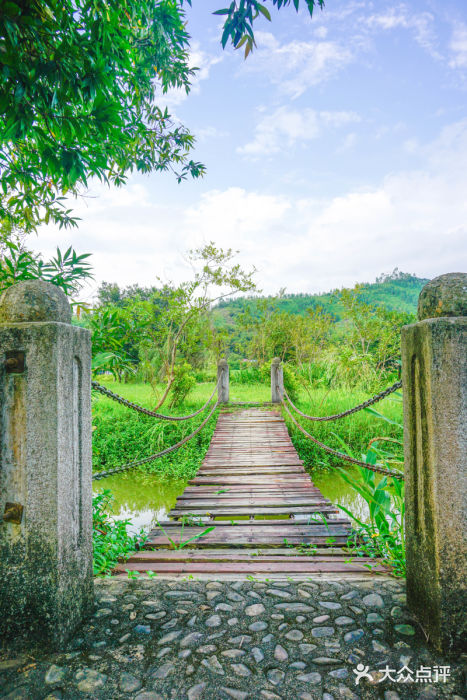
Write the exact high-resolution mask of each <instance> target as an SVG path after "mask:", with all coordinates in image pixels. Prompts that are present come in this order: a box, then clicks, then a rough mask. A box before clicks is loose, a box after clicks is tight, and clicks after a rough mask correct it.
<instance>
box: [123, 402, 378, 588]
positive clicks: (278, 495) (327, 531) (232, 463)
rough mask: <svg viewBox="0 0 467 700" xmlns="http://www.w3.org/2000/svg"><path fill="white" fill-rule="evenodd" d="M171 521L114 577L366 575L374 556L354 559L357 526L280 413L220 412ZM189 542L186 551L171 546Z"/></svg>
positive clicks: (257, 411) (170, 514)
mask: <svg viewBox="0 0 467 700" xmlns="http://www.w3.org/2000/svg"><path fill="white" fill-rule="evenodd" d="M169 518H170V520H169V521H167V522H164V523H162V525H163V528H164V531H162V530H161V529H159V528H156V529H155V530H153V531H152V532H151V533H150V534H149V537H148V539H147V542H146V545H145V549H144V551H140V552H138V553H136V554H134V555H133V556H132V557H130V559H129V560H128V561H127V562H125V563H122V564H120V565H119V567H118V569H117V572H124V571H125V570H133V571H139V572H146V571H155V572H158V573H159V574H162V575H165V574H169V575H171V574H196V575H200V574H210V575H212V574H216V575H222V574H224V575H226V574H228V575H235V574H244V575H255V574H258V575H261V574H268V575H273V576H274V575H278V576H287V575H289V574H290V575H297V574H300V575H304V576H310V575H316V574H337V575H344V576H346V577H347V576H355V575H359V576H361V575H362V574H369V571H368V568H367V567H366V566H365V564H368V561H369V560H366V559H363V558H358V560H353V561H350V560H349V555H348V553H347V552H344V551H343V547H344V546H345V544H346V542H347V538H348V536H349V533H350V531H351V523H350V521H349V520H348V519H347V518H346V517H342V515H341V514H340V513H339V510H338V509H337V508H336V507H335V506H333V505H332V503H330V501H329V500H328V499H326V498H324V496H323V494H322V493H321V492H320V491H319V489H318V488H316V486H314V484H313V483H312V481H311V479H310V477H309V475H308V474H307V473H306V471H305V469H304V468H303V462H302V461H301V460H300V459H299V457H298V454H297V452H296V450H295V448H294V447H293V445H292V442H291V440H290V436H289V434H288V431H287V427H286V425H285V422H284V420H283V418H282V416H281V415H280V414H279V413H278V412H277V411H274V410H268V409H266V408H244V409H239V408H238V409H237V410H234V411H233V412H232V411H231V409H230V410H229V409H226V410H225V411H224V412H222V413H221V414H220V416H219V419H218V422H217V425H216V429H215V432H214V435H213V438H212V441H211V444H210V446H209V450H208V452H207V454H206V457H205V459H204V461H203V464H202V466H201V469H200V471H199V472H198V474H197V475H196V477H195V478H194V479H192V480H191V481H190V482H189V484H188V486H187V488H186V489H185V491H184V492H183V494H182V495H181V496H179V498H178V499H177V502H176V505H175V507H174V508H173V510H171V511H170V513H169ZM207 527H213V529H212V530H211V531H210V532H208V533H206V534H205V535H202V536H201V537H198V538H196V535H199V534H200V533H202V532H203V530H205V529H206V528H207ZM190 538H195V539H193V540H192V541H191V542H189V543H188V544H187V545H186V546H185V547H183V548H181V549H175V548H174V547H173V545H172V544H171V540H172V541H173V542H175V543H176V544H177V545H178V544H179V543H180V542H186V541H187V540H189V539H190ZM370 561H371V560H370ZM372 563H373V564H374V560H372ZM376 569H377V570H380V571H384V569H383V568H382V567H379V566H377V567H376Z"/></svg>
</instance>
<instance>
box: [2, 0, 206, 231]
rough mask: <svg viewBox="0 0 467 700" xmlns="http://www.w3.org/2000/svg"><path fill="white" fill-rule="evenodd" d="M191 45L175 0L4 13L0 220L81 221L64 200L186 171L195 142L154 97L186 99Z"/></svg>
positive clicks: (42, 5)
mask: <svg viewBox="0 0 467 700" xmlns="http://www.w3.org/2000/svg"><path fill="white" fill-rule="evenodd" d="M188 42H189V36H188V34H187V32H186V29H185V24H184V15H183V11H182V9H181V8H180V6H179V5H178V3H177V2H174V1H173V0H121V1H120V2H118V3H108V2H107V1H106V0H64V1H62V2H58V1H57V0H35V2H29V1H28V0H16V1H15V2H14V1H12V2H4V3H2V13H1V14H0V56H1V73H0V75H1V83H0V107H1V110H0V111H1V114H2V117H0V128H1V151H0V159H1V160H0V168H1V174H0V218H2V219H5V218H9V219H10V220H13V221H14V222H15V223H17V224H19V225H21V226H23V227H24V228H25V229H33V228H35V227H36V225H37V224H38V223H39V222H40V221H46V222H48V221H49V220H53V221H55V222H56V223H58V224H59V225H60V226H63V225H67V224H73V223H74V219H73V218H72V216H71V211H70V210H69V209H67V208H66V206H67V205H66V202H65V196H66V195H67V194H68V195H69V194H76V193H77V192H79V191H80V188H83V187H86V186H87V184H88V181H89V179H90V178H91V177H93V176H94V177H96V178H98V179H99V180H101V181H104V182H110V183H113V184H115V185H121V184H122V183H124V182H125V180H126V178H127V177H128V175H129V174H130V173H131V172H133V171H135V170H137V171H139V172H142V173H147V172H150V171H152V170H167V169H168V168H172V167H177V168H179V171H178V173H177V177H178V178H179V179H182V178H184V177H185V176H186V175H187V173H191V174H192V175H194V176H198V175H200V174H201V173H202V172H203V167H202V166H201V165H200V164H199V163H195V162H193V161H191V160H189V158H188V152H189V150H190V148H191V146H192V145H193V136H192V135H191V134H190V133H189V132H188V131H187V129H186V128H184V127H183V126H180V125H176V124H174V123H173V122H172V121H171V119H170V116H169V114H168V112H167V111H166V110H164V111H163V110H162V109H160V108H159V107H158V106H157V105H156V104H155V99H156V97H157V96H158V95H161V94H163V93H165V92H167V90H168V89H169V88H171V87H178V88H184V89H185V90H187V91H188V90H189V86H190V78H191V77H192V75H193V69H191V68H189V66H188V57H189V54H188V49H189V43H188Z"/></svg>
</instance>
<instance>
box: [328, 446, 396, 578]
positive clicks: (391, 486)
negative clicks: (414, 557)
mask: <svg viewBox="0 0 467 700" xmlns="http://www.w3.org/2000/svg"><path fill="white" fill-rule="evenodd" d="M377 440H381V438H376V439H375V441H372V444H371V446H370V449H369V450H368V451H367V453H366V455H363V459H364V461H366V462H368V464H375V463H376V461H378V462H379V463H381V462H383V463H385V464H387V465H391V466H394V463H395V462H397V459H396V457H397V455H395V454H394V453H393V452H388V451H387V450H382V449H381V448H378V447H377V445H376V441H377ZM395 442H397V441H395ZM343 444H344V445H345V443H343ZM399 444H400V443H399ZM346 447H347V446H346ZM346 451H347V452H350V451H349V450H348V448H347V450H346ZM338 471H339V474H340V475H341V477H342V479H343V480H344V481H345V482H346V483H347V484H349V485H350V486H352V488H354V489H355V490H356V491H357V493H359V494H360V496H361V497H362V498H363V499H364V501H365V502H366V504H367V505H368V511H369V522H363V521H362V520H360V519H359V518H357V517H356V516H355V515H354V514H353V513H352V512H351V511H350V510H349V509H348V508H346V507H345V506H343V505H340V506H339V507H340V508H341V509H342V510H343V511H344V512H345V513H347V515H348V516H349V517H350V518H352V520H353V521H354V522H355V523H356V525H357V527H356V529H355V530H354V532H353V534H352V537H351V539H350V541H349V546H350V549H351V551H352V553H355V554H356V555H357V556H363V555H366V556H369V557H371V558H378V559H381V560H382V562H383V564H386V565H387V566H389V567H390V568H391V570H392V573H393V574H394V575H395V576H405V533H404V516H405V502H404V482H403V481H402V480H399V479H396V478H394V477H387V476H384V477H383V478H382V479H378V477H377V475H376V473H375V472H373V471H371V470H369V469H365V467H358V472H359V478H355V477H353V476H352V475H351V474H349V472H348V471H347V470H345V469H343V468H339V469H338ZM370 568H371V565H370Z"/></svg>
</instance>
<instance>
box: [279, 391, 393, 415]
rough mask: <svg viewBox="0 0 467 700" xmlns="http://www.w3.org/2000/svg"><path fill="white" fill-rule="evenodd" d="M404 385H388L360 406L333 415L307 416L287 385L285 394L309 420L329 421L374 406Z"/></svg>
mask: <svg viewBox="0 0 467 700" xmlns="http://www.w3.org/2000/svg"><path fill="white" fill-rule="evenodd" d="M401 387H402V382H396V383H395V384H393V385H392V386H390V387H388V388H387V389H385V390H384V391H381V392H380V393H379V394H376V396H373V397H372V398H371V399H367V401H364V402H363V403H360V404H358V406H354V407H353V408H349V409H348V410H347V411H342V413H335V414H334V415H333V416H307V414H306V413H302V411H300V409H299V408H297V406H295V404H294V403H293V402H292V399H291V398H290V396H289V395H288V393H287V391H286V389H285V387H284V396H285V398H286V399H287V401H288V402H289V404H290V405H291V407H292V408H293V409H294V411H295V412H296V413H298V414H299V415H300V416H302V417H303V418H306V419H307V420H314V421H327V420H337V419H338V418H344V416H351V415H352V413H357V412H358V411H362V410H363V409H364V408H368V406H372V405H373V404H374V403H378V401H382V400H383V399H385V398H386V396H389V394H392V393H393V392H394V391H397V390H398V389H400V388H401Z"/></svg>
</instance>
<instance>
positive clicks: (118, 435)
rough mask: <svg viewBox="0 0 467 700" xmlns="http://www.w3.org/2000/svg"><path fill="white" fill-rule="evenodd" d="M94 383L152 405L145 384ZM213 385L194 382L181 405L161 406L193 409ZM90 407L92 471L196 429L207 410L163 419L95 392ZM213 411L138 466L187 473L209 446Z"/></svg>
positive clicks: (115, 464) (193, 470) (174, 475)
mask: <svg viewBox="0 0 467 700" xmlns="http://www.w3.org/2000/svg"><path fill="white" fill-rule="evenodd" d="M99 383H100V384H104V385H105V386H107V387H109V388H110V389H112V391H114V392H115V393H117V394H120V395H121V396H124V397H125V398H127V399H129V400H131V401H133V402H135V403H138V404H140V405H142V406H144V407H146V408H150V409H153V408H154V406H155V399H154V394H153V392H152V389H151V387H150V386H149V385H144V384H120V383H118V382H115V381H114V380H112V379H111V378H108V377H105V378H102V377H99ZM213 388H214V385H213V384H201V385H198V386H197V387H196V388H195V390H194V391H193V392H192V394H191V395H190V396H189V397H188V400H187V401H186V403H185V404H184V405H183V406H180V407H179V408H177V410H175V409H172V410H169V409H168V408H166V407H163V408H162V409H161V410H160V412H161V413H165V414H171V415H185V414H188V413H192V412H193V411H194V410H196V409H197V408H200V407H201V406H202V405H203V403H205V401H206V400H207V399H208V397H209V396H210V394H211V393H212V390H213ZM92 413H93V468H94V471H102V470H108V469H112V468H115V467H118V466H120V465H121V464H126V463H128V462H133V461H136V460H139V459H142V458H144V457H147V456H149V455H151V454H154V453H155V452H159V451H160V450H163V449H165V448H167V447H170V446H171V445H173V444H175V443H176V442H178V441H179V440H181V439H182V438H183V437H185V436H186V435H188V434H189V433H191V432H192V431H193V430H195V428H196V427H197V426H198V425H199V424H200V423H201V422H202V421H203V419H204V417H205V416H206V415H207V411H206V412H203V413H202V414H200V415H198V416H195V418H192V419H190V420H187V421H183V422H172V421H162V420H158V419H156V418H151V417H150V416H145V415H143V414H140V413H136V412H135V411H133V410H132V409H130V408H126V407H124V406H121V405H120V404H117V403H116V402H115V401H112V400H111V399H109V398H107V397H104V396H102V395H98V394H97V393H95V392H93V403H92ZM216 413H217V412H216ZM216 413H215V414H214V415H213V417H212V418H211V420H210V421H209V422H208V423H207V425H206V426H205V427H204V429H203V430H202V431H201V432H200V433H199V434H198V435H196V436H195V437H194V438H193V439H192V440H190V441H189V442H188V443H187V444H186V445H184V446H183V447H181V448H180V449H178V450H176V451H174V452H172V453H171V454H169V455H165V456H164V457H161V458H159V459H157V460H155V461H153V462H149V463H147V464H145V465H142V466H140V467H137V469H139V470H141V471H144V472H146V473H153V474H158V475H159V476H162V477H167V478H171V479H190V478H191V477H192V476H194V474H195V473H196V470H197V469H198V467H199V465H200V463H201V461H202V459H203V457H204V455H205V453H206V451H207V449H208V447H209V443H210V441H211V436H212V433H213V431H214V427H215V424H216Z"/></svg>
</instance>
